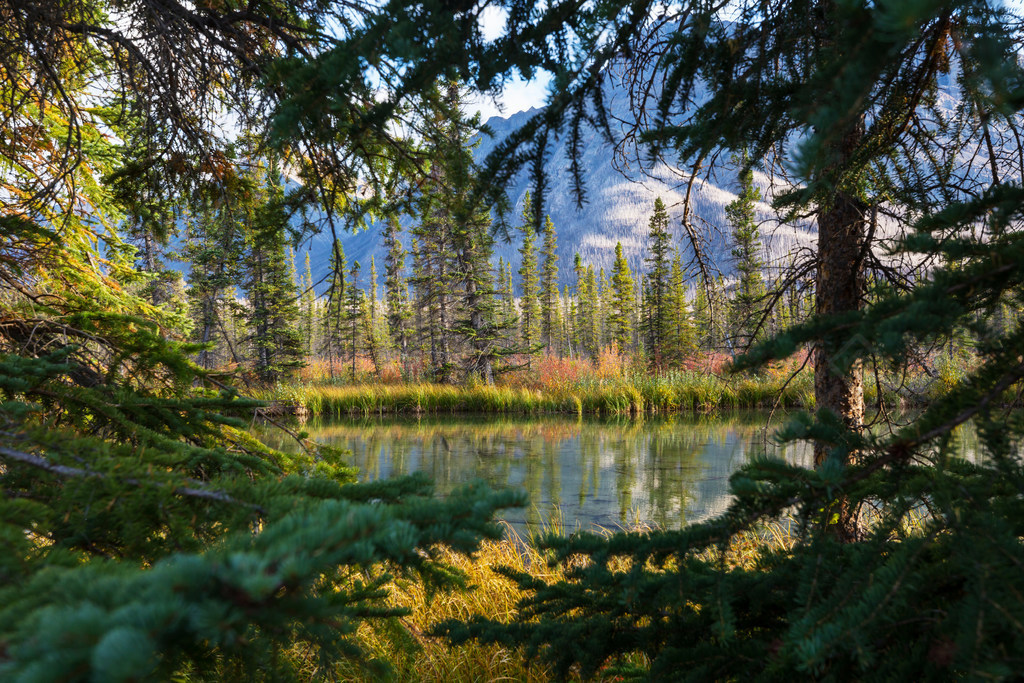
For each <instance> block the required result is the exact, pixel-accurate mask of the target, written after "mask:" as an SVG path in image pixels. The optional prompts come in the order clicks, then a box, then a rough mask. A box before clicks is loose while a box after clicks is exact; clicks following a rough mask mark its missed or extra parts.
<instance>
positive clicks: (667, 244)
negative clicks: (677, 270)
mask: <svg viewBox="0 0 1024 683" xmlns="http://www.w3.org/2000/svg"><path fill="white" fill-rule="evenodd" d="M647 240H648V242H647V244H648V249H649V251H650V256H648V257H647V258H646V259H644V261H645V263H646V264H647V278H646V279H647V290H646V291H647V292H648V296H647V301H646V306H644V307H643V311H644V318H645V320H646V324H645V328H646V329H645V339H644V341H645V343H646V345H647V350H648V353H649V355H650V360H651V366H652V367H653V368H654V369H655V370H662V369H664V367H665V365H666V361H665V356H666V355H667V353H668V346H669V338H670V335H671V328H672V316H673V313H674V311H673V310H672V307H671V306H670V304H669V298H670V290H671V287H672V282H671V280H670V274H671V273H670V270H671V264H670V262H669V255H670V251H671V249H672V244H671V241H672V235H671V233H670V232H669V231H668V211H667V210H666V209H665V203H664V202H663V201H661V197H658V198H656V199H655V200H654V213H653V214H652V215H651V219H650V222H649V230H648V233H647Z"/></svg>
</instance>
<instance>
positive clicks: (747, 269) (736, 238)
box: [725, 155, 765, 348]
mask: <svg viewBox="0 0 1024 683" xmlns="http://www.w3.org/2000/svg"><path fill="white" fill-rule="evenodd" d="M739 161H741V162H742V163H744V164H746V163H747V159H746V156H745V155H744V157H743V158H742V159H739ZM739 182H740V192H739V194H738V195H737V196H736V199H735V200H733V201H732V202H731V203H729V204H728V205H727V206H726V207H725V215H726V218H728V220H729V224H730V225H731V226H732V244H733V247H732V258H733V265H734V267H735V268H736V277H737V282H736V291H735V294H734V295H733V298H732V301H731V302H730V306H729V318H730V328H731V329H730V332H731V335H732V337H733V338H734V339H735V343H736V345H737V346H738V347H740V348H746V347H747V346H749V345H750V344H751V342H753V341H754V339H755V333H756V332H758V327H759V326H760V324H761V318H762V314H763V311H764V298H765V285H764V277H763V276H762V274H761V270H762V269H763V268H764V260H763V259H762V257H761V237H760V234H759V232H758V229H757V216H756V214H755V205H756V203H757V202H758V201H759V200H760V199H761V191H760V190H759V189H758V188H757V187H755V186H754V173H753V171H752V170H751V169H750V168H748V167H744V168H743V169H742V170H741V171H740V177H739ZM760 336H761V337H764V334H763V333H762V334H761V335H760Z"/></svg>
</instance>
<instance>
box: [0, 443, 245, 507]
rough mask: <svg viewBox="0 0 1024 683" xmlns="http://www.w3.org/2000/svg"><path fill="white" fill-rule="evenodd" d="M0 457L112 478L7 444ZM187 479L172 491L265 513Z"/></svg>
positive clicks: (133, 483) (68, 474)
mask: <svg viewBox="0 0 1024 683" xmlns="http://www.w3.org/2000/svg"><path fill="white" fill-rule="evenodd" d="M0 458H3V459H6V460H13V461H15V462H19V463H21V464H23V465H29V466H31V467H36V468H38V469H41V470H45V471H47V472H50V473H51V474H56V475H58V476H61V477H66V478H71V477H97V478H99V479H110V478H111V477H110V476H109V475H106V474H103V473H102V472H97V471H96V470H91V469H86V468H79V467H69V466H67V465H57V464H55V463H52V462H50V461H48V460H47V459H46V458H43V457H40V456H38V455H32V454H31V453H25V452H24V451H18V450H14V449H13V448H7V447H6V446H0ZM118 481H122V482H124V483H126V484H130V485H131V486H142V485H143V484H148V483H152V482H151V481H147V482H143V481H141V480H139V479H136V478H134V477H125V478H123V479H119V480H118ZM186 481H188V482H189V483H190V484H192V485H193V486H176V487H174V488H173V489H172V492H173V493H176V494H178V495H180V496H186V497H189V498H201V499H204V500H212V501H216V502H218V503H227V504H229V505H240V506H242V507H247V508H250V509H252V510H254V511H255V512H256V513H258V514H260V515H263V514H264V510H263V508H262V507H260V506H259V505H255V504H253V503H247V502H245V501H241V500H238V499H237V498H233V497H232V496H229V495H228V494H226V493H224V492H223V491H211V490H209V489H204V488H198V487H201V486H202V482H199V481H196V480H194V479H188V480H186Z"/></svg>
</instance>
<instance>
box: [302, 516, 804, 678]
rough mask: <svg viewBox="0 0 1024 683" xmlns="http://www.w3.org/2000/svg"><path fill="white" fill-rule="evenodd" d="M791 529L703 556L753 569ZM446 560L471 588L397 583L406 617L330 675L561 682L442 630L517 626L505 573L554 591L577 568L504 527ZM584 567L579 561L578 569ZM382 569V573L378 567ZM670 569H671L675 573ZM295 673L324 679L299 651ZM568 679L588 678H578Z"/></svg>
mask: <svg viewBox="0 0 1024 683" xmlns="http://www.w3.org/2000/svg"><path fill="white" fill-rule="evenodd" d="M795 528H796V527H795V526H794V525H792V524H785V523H770V524H764V525H762V526H761V527H760V528H758V529H757V530H751V531H749V532H747V533H745V534H742V535H741V536H739V537H737V538H736V539H734V540H733V542H732V543H731V544H730V545H729V547H728V549H727V550H726V551H725V555H724V557H722V556H721V555H720V552H721V551H719V550H713V551H705V553H704V554H705V555H706V558H707V559H718V558H721V560H722V561H723V563H724V565H725V566H727V567H729V568H730V569H733V570H741V571H742V570H754V569H755V568H756V566H757V563H758V561H759V559H760V558H761V557H762V556H763V555H765V554H768V553H787V552H790V551H791V550H792V548H793V545H794V544H795V543H796V542H797V537H796V535H795V533H794V529H795ZM615 531H617V530H616V529H603V530H599V531H598V532H597V533H598V534H599V535H603V536H611V535H612V534H613V533H614V532H615ZM621 531H627V532H630V533H633V534H647V533H651V532H653V531H656V527H652V526H650V525H637V526H630V527H627V528H623V529H621ZM570 532H571V528H568V527H564V526H561V525H558V524H556V525H555V526H552V527H550V528H546V529H542V530H540V531H539V533H540V534H542V535H547V534H555V535H565V534H568V533H570ZM438 551H439V552H440V553H441V559H442V560H443V561H444V562H445V563H446V564H447V565H449V566H450V567H451V568H453V569H454V570H455V571H458V572H461V573H462V575H463V576H464V578H465V581H466V585H467V587H468V588H467V589H463V590H450V591H431V590H430V589H429V588H428V587H427V586H426V585H425V584H424V583H423V582H422V581H421V580H415V579H403V578H400V577H396V578H394V579H393V580H392V581H391V583H390V584H389V585H388V586H387V588H388V594H389V596H388V605H389V606H391V607H395V608H399V609H402V610H406V611H407V614H406V615H405V616H403V617H398V618H395V619H393V620H383V621H369V620H368V621H365V622H364V623H363V624H361V625H360V627H359V629H358V631H357V633H356V639H357V642H358V644H359V646H360V647H361V648H363V649H364V651H365V652H366V662H365V665H360V664H358V663H356V662H352V661H348V660H345V661H341V662H339V664H338V667H337V668H336V669H335V670H334V671H333V672H332V673H333V675H334V676H336V677H337V678H338V680H342V681H366V680H377V676H378V675H381V674H384V672H387V674H386V676H387V677H388V678H389V679H390V680H401V681H415V682H421V683H426V682H435V681H436V682H442V681H443V682H445V683H447V682H449V681H500V680H509V681H548V680H555V679H557V678H558V676H557V674H556V672H555V670H554V667H552V666H551V665H550V664H548V663H547V662H545V661H542V660H541V659H540V658H537V657H532V658H527V657H526V656H525V652H524V651H523V650H522V649H521V648H510V647H504V646H500V645H494V644H481V643H479V642H476V641H472V642H468V643H462V644H458V645H456V644H452V643H450V642H448V641H447V639H446V638H445V637H443V635H441V634H440V633H439V632H438V630H439V627H440V626H441V625H442V624H444V623H445V622H447V621H450V620H467V619H472V618H473V617H486V618H490V619H496V620H499V621H501V622H503V623H511V622H513V621H514V620H515V618H516V615H517V613H518V609H519V602H520V600H521V599H522V598H523V597H525V593H524V591H523V590H522V589H521V588H520V587H518V586H517V585H516V584H515V582H513V581H511V580H510V579H508V578H507V577H506V576H504V575H503V574H502V573H499V572H498V571H496V570H497V569H499V568H502V569H503V570H506V571H508V570H510V571H512V572H515V573H522V574H528V575H530V576H531V577H532V578H533V579H534V580H536V581H538V582H543V583H545V584H548V585H551V584H554V583H557V582H559V581H562V580H565V579H566V578H567V572H568V570H569V569H571V566H567V565H558V566H551V565H550V564H549V563H548V560H547V556H546V554H545V553H544V552H543V551H540V550H538V549H537V539H536V538H533V537H531V538H523V537H522V536H520V535H519V534H518V533H517V532H516V530H515V529H514V528H513V527H511V526H509V525H507V524H506V525H505V535H504V537H503V538H502V539H501V540H495V541H484V542H483V543H482V544H481V546H480V549H479V550H478V551H477V552H476V553H474V554H473V555H472V556H469V555H465V554H462V553H458V552H454V551H451V550H449V549H446V548H439V549H438ZM581 562H585V561H584V560H582V558H581V559H580V560H578V562H577V563H581ZM379 569H380V571H384V569H383V568H379ZM612 569H613V570H614V571H627V570H628V569H629V561H628V560H627V559H625V558H618V559H616V560H615V562H614V563H613V566H612ZM670 569H671V567H666V570H670ZM290 656H291V657H292V658H293V661H294V663H295V666H296V669H297V671H298V672H299V673H300V674H302V675H304V676H307V677H308V678H314V677H315V676H316V675H317V674H318V673H322V672H320V671H318V669H317V662H316V659H315V657H314V656H313V655H312V653H310V652H307V651H303V650H302V649H300V648H296V649H295V650H293V651H292V652H291V653H290ZM645 663H646V662H645V661H643V656H642V655H640V654H633V655H630V656H627V657H625V658H624V659H623V660H622V661H619V662H618V663H617V664H618V665H619V666H623V665H624V666H626V667H629V666H636V665H641V666H642V665H644V664H645ZM568 680H583V679H582V678H581V677H580V676H579V675H578V672H572V673H570V675H569V678H568ZM597 680H622V678H621V677H620V675H619V672H618V671H617V670H616V663H610V664H609V665H608V666H607V667H606V668H605V669H603V670H602V671H601V672H600V673H599V674H598V676H597Z"/></svg>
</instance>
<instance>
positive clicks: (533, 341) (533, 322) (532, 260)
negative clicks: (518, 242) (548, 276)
mask: <svg viewBox="0 0 1024 683" xmlns="http://www.w3.org/2000/svg"><path fill="white" fill-rule="evenodd" d="M533 213H534V207H533V202H532V201H531V198H530V193H529V192H527V193H526V197H525V199H524V200H523V225H522V226H521V227H520V232H522V234H523V244H522V246H520V248H519V288H520V291H521V295H520V297H519V334H520V338H521V339H522V343H523V347H524V348H525V351H526V353H527V358H528V361H527V362H528V364H529V365H532V362H533V361H532V359H533V355H534V354H535V353H536V352H537V350H538V349H539V348H540V332H541V321H540V314H541V307H540V296H539V295H540V281H539V279H538V276H537V252H536V250H535V249H534V235H535V234H536V231H535V229H534V225H533Z"/></svg>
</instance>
